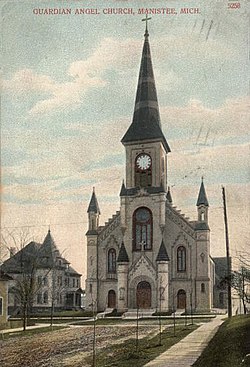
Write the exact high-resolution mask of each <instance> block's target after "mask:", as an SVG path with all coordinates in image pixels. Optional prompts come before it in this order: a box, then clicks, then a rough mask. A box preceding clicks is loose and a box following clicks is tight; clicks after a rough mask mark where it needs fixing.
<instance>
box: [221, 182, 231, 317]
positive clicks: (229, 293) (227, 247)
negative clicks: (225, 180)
mask: <svg viewBox="0 0 250 367" xmlns="http://www.w3.org/2000/svg"><path fill="white" fill-rule="evenodd" d="M222 198H223V207H224V222H225V236H226V255H227V309H228V317H232V296H231V264H230V256H229V237H228V225H227V206H226V195H225V188H224V187H223V186H222Z"/></svg>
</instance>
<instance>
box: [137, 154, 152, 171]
mask: <svg viewBox="0 0 250 367" xmlns="http://www.w3.org/2000/svg"><path fill="white" fill-rule="evenodd" d="M136 164H137V167H138V168H140V169H141V170H142V171H145V170H147V169H149V167H150V166H151V157H150V156H149V155H148V154H145V153H142V154H140V155H138V157H137V158H136Z"/></svg>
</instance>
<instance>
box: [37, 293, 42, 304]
mask: <svg viewBox="0 0 250 367" xmlns="http://www.w3.org/2000/svg"><path fill="white" fill-rule="evenodd" d="M37 303H38V304H41V303H42V293H38V295H37Z"/></svg>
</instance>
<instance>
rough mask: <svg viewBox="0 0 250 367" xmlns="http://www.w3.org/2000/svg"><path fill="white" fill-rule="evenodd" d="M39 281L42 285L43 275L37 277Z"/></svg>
mask: <svg viewBox="0 0 250 367" xmlns="http://www.w3.org/2000/svg"><path fill="white" fill-rule="evenodd" d="M37 283H38V285H42V277H41V276H39V277H37Z"/></svg>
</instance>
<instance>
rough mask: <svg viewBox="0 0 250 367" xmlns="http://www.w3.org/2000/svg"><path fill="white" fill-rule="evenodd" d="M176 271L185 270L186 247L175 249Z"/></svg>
mask: <svg viewBox="0 0 250 367" xmlns="http://www.w3.org/2000/svg"><path fill="white" fill-rule="evenodd" d="M177 271H186V249H185V247H184V246H180V247H178V249H177Z"/></svg>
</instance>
